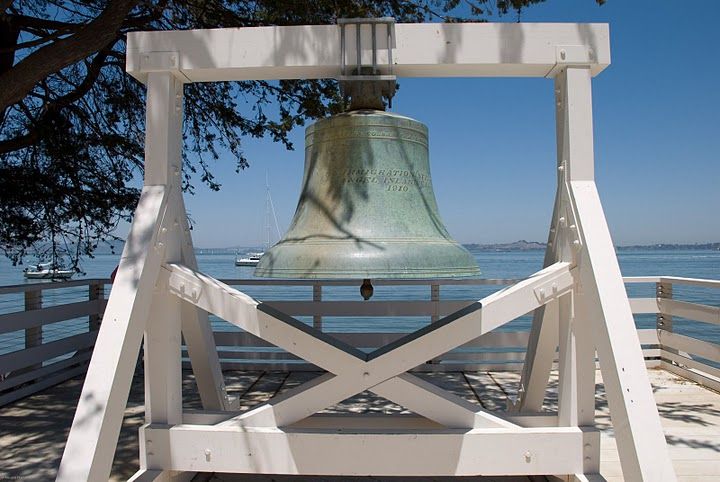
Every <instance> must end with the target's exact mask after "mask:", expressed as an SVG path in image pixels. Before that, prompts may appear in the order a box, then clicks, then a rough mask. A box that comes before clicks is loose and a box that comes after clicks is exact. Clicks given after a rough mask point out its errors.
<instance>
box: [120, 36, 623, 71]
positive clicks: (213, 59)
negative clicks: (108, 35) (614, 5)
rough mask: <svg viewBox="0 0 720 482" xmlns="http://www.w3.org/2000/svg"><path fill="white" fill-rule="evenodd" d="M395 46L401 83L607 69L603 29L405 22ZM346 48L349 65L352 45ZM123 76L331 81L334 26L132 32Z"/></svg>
mask: <svg viewBox="0 0 720 482" xmlns="http://www.w3.org/2000/svg"><path fill="white" fill-rule="evenodd" d="M351 28H354V27H351ZM353 37H354V35H353ZM395 41H396V44H395V45H394V46H393V47H394V48H393V54H392V55H393V57H392V61H393V67H392V69H393V72H392V73H393V74H395V75H397V76H399V77H546V76H549V75H552V72H553V71H554V69H556V67H557V66H561V65H578V64H581V65H589V66H590V69H591V71H592V74H593V75H597V74H598V73H600V72H601V71H602V70H603V69H604V68H605V67H607V66H608V65H609V64H610V41H609V29H608V25H607V24H574V23H422V24H414V23H405V24H397V25H396V26H395ZM370 45H371V44H370V36H369V35H367V36H366V38H365V39H364V42H363V44H362V46H361V50H362V55H363V59H367V60H368V61H369V60H370V52H371V49H370ZM386 47H387V39H386V38H385V36H382V35H380V36H379V38H378V59H377V60H378V64H379V66H380V69H381V72H382V73H385V74H387V73H390V72H389V71H388V69H387V68H386V64H387V52H386ZM347 48H348V51H347V58H348V59H354V58H355V52H356V51H355V42H347ZM351 67H352V66H351ZM127 71H128V73H130V74H131V75H133V76H134V77H136V78H137V79H139V80H141V81H143V82H144V81H145V79H146V78H147V74H148V73H149V72H161V71H165V72H168V71H170V72H176V73H177V74H178V77H180V78H182V79H183V80H185V81H189V82H210V81H222V80H253V79H254V80H271V79H296V78H305V79H314V78H336V77H338V76H339V75H340V33H339V27H338V26H337V25H304V26H284V27H278V26H275V27H251V28H248V27H246V28H224V29H208V30H185V31H156V32H130V33H128V48H127Z"/></svg>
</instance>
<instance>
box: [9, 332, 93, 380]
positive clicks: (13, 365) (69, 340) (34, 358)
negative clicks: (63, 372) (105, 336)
mask: <svg viewBox="0 0 720 482" xmlns="http://www.w3.org/2000/svg"><path fill="white" fill-rule="evenodd" d="M96 337H97V332H91V333H81V334H79V335H73V336H69V337H66V338H61V339H59V340H55V341H51V342H48V343H44V344H42V345H36V346H33V347H30V348H26V349H24V350H17V351H13V352H10V353H6V354H5V355H0V370H2V373H8V372H14V371H16V370H21V369H23V368H26V367H31V366H33V365H36V364H37V363H38V362H44V361H45V360H50V359H52V358H55V357H57V356H60V355H64V354H66V353H72V352H74V351H76V350H79V349H83V348H91V347H92V346H93V343H94V342H95V338H96Z"/></svg>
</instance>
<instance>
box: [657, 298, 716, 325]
mask: <svg viewBox="0 0 720 482" xmlns="http://www.w3.org/2000/svg"><path fill="white" fill-rule="evenodd" d="M657 304H658V307H659V310H658V311H660V312H662V314H663V315H668V316H679V317H681V318H687V319H689V320H696V321H702V322H703V323H712V324H715V325H720V307H717V306H707V305H701V304H698V303H690V302H688V301H679V300H672V299H666V298H657Z"/></svg>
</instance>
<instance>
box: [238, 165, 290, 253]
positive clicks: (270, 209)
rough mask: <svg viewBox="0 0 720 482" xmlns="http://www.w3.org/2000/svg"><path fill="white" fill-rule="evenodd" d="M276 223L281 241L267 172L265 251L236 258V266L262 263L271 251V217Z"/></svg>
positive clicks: (276, 229)
mask: <svg viewBox="0 0 720 482" xmlns="http://www.w3.org/2000/svg"><path fill="white" fill-rule="evenodd" d="M271 214H272V219H273V220H274V221H275V231H276V233H277V238H278V239H280V226H279V224H278V220H277V214H275V205H274V204H273V201H272V196H271V195H270V181H269V178H268V172H267V171H265V232H266V238H265V250H264V251H259V252H248V253H245V254H244V255H243V256H242V257H238V256H237V255H236V256H235V266H257V264H258V263H259V262H260V258H261V257H262V255H263V254H265V252H266V251H267V250H268V249H270V216H271Z"/></svg>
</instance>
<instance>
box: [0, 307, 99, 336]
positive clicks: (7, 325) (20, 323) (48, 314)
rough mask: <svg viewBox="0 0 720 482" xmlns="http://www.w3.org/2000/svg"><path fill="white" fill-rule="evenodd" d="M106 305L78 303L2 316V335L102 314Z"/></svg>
mask: <svg viewBox="0 0 720 482" xmlns="http://www.w3.org/2000/svg"><path fill="white" fill-rule="evenodd" d="M105 303H106V301H105V300H92V301H78V302H76V303H67V304H63V305H56V306H47V307H45V308H40V309H38V310H31V311H18V312H16V313H7V314H4V315H0V334H2V333H10V332H11V331H16V330H25V329H27V328H32V327H36V326H43V325H48V324H50V323H55V322H58V321H63V320H70V319H73V318H79V317H81V316H88V315H93V314H96V313H101V312H102V311H103V309H104V308H105Z"/></svg>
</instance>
